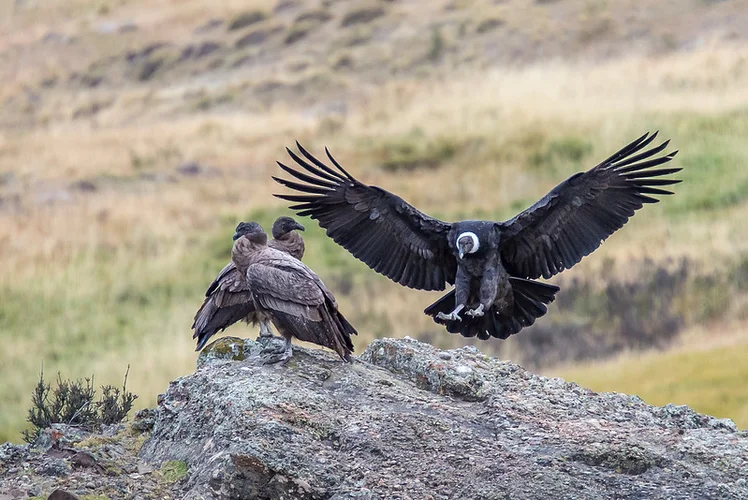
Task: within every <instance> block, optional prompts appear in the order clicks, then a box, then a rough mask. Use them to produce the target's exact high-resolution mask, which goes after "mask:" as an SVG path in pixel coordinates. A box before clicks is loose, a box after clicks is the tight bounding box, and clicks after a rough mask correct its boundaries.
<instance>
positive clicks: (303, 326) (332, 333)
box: [231, 226, 357, 361]
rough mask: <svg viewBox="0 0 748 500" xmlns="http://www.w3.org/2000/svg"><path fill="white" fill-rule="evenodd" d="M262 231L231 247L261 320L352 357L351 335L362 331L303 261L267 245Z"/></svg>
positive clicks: (237, 241)
mask: <svg viewBox="0 0 748 500" xmlns="http://www.w3.org/2000/svg"><path fill="white" fill-rule="evenodd" d="M257 228H259V226H257ZM261 231H262V229H261V228H259V229H256V230H255V232H254V233H252V234H248V235H247V234H245V235H240V236H239V238H238V239H237V240H236V242H235V243H234V247H233V249H232V252H231V260H232V261H233V262H234V264H235V265H236V268H237V269H238V270H239V272H242V273H245V274H246V276H247V283H248V284H249V287H250V288H251V290H252V292H251V293H252V298H253V301H254V304H255V310H256V314H257V317H258V319H259V320H260V321H268V320H269V321H272V323H273V325H275V327H276V329H277V330H278V332H279V333H280V334H281V335H283V336H284V337H286V338H287V339H289V340H290V339H291V338H292V337H295V338H297V339H299V340H303V341H306V342H312V343H314V344H317V345H321V346H324V347H328V348H330V349H333V350H334V351H335V352H337V353H338V355H340V357H341V358H343V359H344V360H346V361H350V357H351V353H352V352H353V343H352V342H351V338H350V336H351V335H356V334H357V332H356V330H355V329H354V328H353V326H352V325H351V324H350V323H349V322H348V321H347V320H346V319H345V317H344V316H343V315H342V314H341V313H340V311H339V310H338V304H337V302H336V301H335V297H334V296H333V295H332V293H331V292H330V291H329V290H328V289H327V287H326V286H325V284H324V283H323V282H322V280H321V279H320V278H319V276H317V275H316V274H315V273H314V272H313V271H312V270H311V269H309V268H308V267H307V266H306V265H305V264H304V263H302V262H301V261H300V260H298V259H295V258H293V257H291V256H290V255H289V254H287V253H285V252H281V251H279V250H276V249H274V248H270V247H268V246H267V244H266V243H265V241H263V239H262V237H261V236H258V234H259V232H261ZM262 235H264V233H262ZM265 238H266V237H265Z"/></svg>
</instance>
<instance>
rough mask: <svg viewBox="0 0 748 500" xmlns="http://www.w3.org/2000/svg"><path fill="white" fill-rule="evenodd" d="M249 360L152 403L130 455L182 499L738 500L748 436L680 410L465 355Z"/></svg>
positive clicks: (236, 359)
mask: <svg viewBox="0 0 748 500" xmlns="http://www.w3.org/2000/svg"><path fill="white" fill-rule="evenodd" d="M259 350H260V346H259V345H258V344H256V343H255V342H253V341H244V340H240V339H230V338H229V339H222V340H221V341H219V343H218V344H216V345H215V346H214V347H213V350H212V351H210V350H209V351H208V352H206V353H205V354H204V355H203V356H201V359H200V362H199V365H200V366H199V368H198V370H197V371H196V372H195V373H194V374H192V375H189V376H187V377H183V378H181V379H179V380H176V381H174V382H173V383H172V384H171V385H170V387H169V389H168V391H167V392H166V394H164V395H163V397H162V398H161V402H160V404H159V407H158V412H157V415H156V418H155V422H154V428H153V433H152V435H151V437H150V438H149V440H148V441H147V442H146V443H145V445H144V446H143V448H142V450H141V452H140V456H141V458H143V459H145V460H146V461H148V462H150V463H153V464H154V465H155V466H158V464H160V463H162V462H164V461H167V460H180V461H184V462H186V463H187V464H189V473H188V476H187V477H186V478H185V480H184V483H183V487H184V491H185V494H186V498H268V499H270V498H289V499H291V498H305V499H316V498H320V499H323V498H336V499H342V498H414V499H416V498H418V499H421V498H434V499H436V498H486V499H489V498H518V499H519V498H539V499H541V498H542V499H546V498H578V499H581V498H590V499H592V498H595V499H599V498H715V499H716V498H719V499H727V498H736V499H737V498H748V484H747V483H746V479H745V477H746V476H745V471H746V470H748V433H747V432H745V431H743V432H739V431H737V429H736V427H735V425H734V424H733V423H732V422H731V421H729V420H720V419H715V418H712V417H708V416H705V415H700V414H697V413H695V412H693V411H692V410H691V409H689V408H687V407H682V406H672V405H671V406H666V407H663V408H660V407H653V406H649V405H647V404H646V403H644V402H643V401H642V400H641V399H639V398H638V397H636V396H626V395H622V394H596V393H594V392H591V391H589V390H587V389H584V388H582V387H579V386H578V385H576V384H570V383H566V382H564V381H563V380H560V379H548V378H544V377H539V376H537V375H533V374H532V373H529V372H527V371H525V370H524V369H522V368H521V367H520V366H518V365H516V364H514V363H510V362H503V361H499V360H497V359H494V358H488V357H486V356H484V355H482V354H481V353H480V352H479V351H478V350H477V349H475V348H471V347H468V348H462V349H456V350H452V351H439V350H437V349H435V348H434V347H432V346H430V345H428V344H423V343H420V342H417V341H414V340H409V339H405V340H392V339H381V340H377V341H375V342H373V343H372V344H371V345H370V346H369V347H368V349H367V350H366V351H365V352H364V353H363V355H362V356H361V357H360V358H359V360H358V361H357V362H355V363H353V364H350V365H349V364H344V363H342V362H340V361H339V360H338V359H337V358H336V357H335V356H334V355H333V354H330V353H327V352H322V351H318V350H307V349H302V348H295V354H294V357H293V358H292V359H291V361H289V362H288V363H287V364H286V365H274V366H262V365H261V364H260V361H259V357H258V356H257V354H258V352H259ZM226 358H228V359H226Z"/></svg>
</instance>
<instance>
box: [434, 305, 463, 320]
mask: <svg viewBox="0 0 748 500" xmlns="http://www.w3.org/2000/svg"><path fill="white" fill-rule="evenodd" d="M463 309H465V304H459V305H458V306H457V307H455V309H454V311H452V312H451V313H449V314H444V313H443V312H440V313H439V314H437V315H436V317H437V318H438V319H440V320H443V321H462V318H461V317H460V316H459V314H458V313H459V312H460V311H462V310H463Z"/></svg>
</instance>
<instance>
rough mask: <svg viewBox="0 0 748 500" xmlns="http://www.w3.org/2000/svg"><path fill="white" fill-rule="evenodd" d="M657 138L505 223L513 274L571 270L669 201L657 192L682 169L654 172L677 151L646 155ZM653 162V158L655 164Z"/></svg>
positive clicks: (641, 141) (504, 243) (504, 253)
mask: <svg viewBox="0 0 748 500" xmlns="http://www.w3.org/2000/svg"><path fill="white" fill-rule="evenodd" d="M656 136H657V132H655V133H654V134H652V135H650V134H649V133H647V134H644V135H643V136H641V137H640V138H638V139H637V140H635V141H634V142H632V143H631V144H629V145H628V146H626V147H624V148H623V149H621V150H620V151H618V152H617V153H615V154H614V155H613V156H611V157H610V158H608V159H607V160H605V161H603V162H602V163H600V164H598V165H597V166H595V167H594V168H592V169H590V170H588V171H587V172H580V173H577V174H575V175H573V176H571V177H570V178H568V179H567V180H566V181H564V182H562V183H561V184H559V185H558V186H556V187H555V188H554V189H553V190H552V191H551V192H550V193H548V194H547V195H545V196H544V197H543V198H542V199H541V200H540V201H538V202H537V203H536V204H534V205H533V206H532V207H530V208H528V209H527V210H525V211H524V212H522V213H520V214H519V215H517V216H516V217H514V218H513V219H511V220H508V221H506V222H500V223H498V226H499V228H500V230H501V242H500V250H501V258H502V261H503V263H504V266H505V267H506V269H507V271H509V274H511V275H512V276H517V277H521V278H529V279H534V278H539V277H540V276H543V277H544V278H550V277H551V276H553V275H554V274H556V273H559V272H561V271H563V270H564V269H569V268H571V267H572V266H573V265H574V264H576V263H577V262H579V261H580V260H582V257H584V256H586V255H589V254H590V253H592V252H593V251H594V250H595V249H596V248H597V247H599V246H600V244H601V243H602V242H603V240H605V239H606V238H607V237H608V236H610V235H611V234H613V233H614V232H615V231H617V230H618V229H620V228H621V227H622V226H623V225H624V224H625V223H626V222H627V221H628V220H629V218H630V217H631V216H633V215H634V212H635V211H636V210H638V209H640V208H642V206H643V205H644V204H645V203H657V202H658V201H659V200H658V199H657V198H653V197H652V196H649V195H668V194H673V193H672V192H671V191H666V190H664V189H660V188H659V187H657V186H667V185H671V184H676V183H678V182H680V180H675V179H663V178H661V177H662V176H664V175H668V174H672V173H675V172H678V171H680V170H681V169H680V168H662V169H655V168H653V167H656V166H658V165H662V164H664V163H667V162H669V161H670V160H672V159H673V157H674V156H675V155H676V153H677V151H674V152H672V153H669V154H667V155H665V156H659V157H656V155H658V154H659V153H661V152H662V151H663V150H664V149H665V148H666V147H667V145H668V142H669V141H665V142H664V143H662V144H661V145H659V146H657V147H655V148H652V149H649V150H646V151H643V152H640V151H642V150H643V149H645V148H646V147H647V146H648V145H649V144H650V143H651V142H652V141H653V140H654V138H655V137H656ZM653 157H654V158H653Z"/></svg>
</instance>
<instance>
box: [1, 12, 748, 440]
mask: <svg viewBox="0 0 748 500" xmlns="http://www.w3.org/2000/svg"><path fill="white" fill-rule="evenodd" d="M0 9H3V10H0V16H2V17H0V75H2V79H3V86H2V87H0V102H2V107H1V108H0V342H2V345H3V349H2V350H0V364H2V366H3V377H2V378H3V380H2V382H1V383H0V406H2V408H3V411H2V412H0V441H2V440H5V439H12V440H16V441H17V440H18V439H19V431H20V429H21V428H23V426H24V418H25V409H26V408H27V407H28V404H29V396H30V393H31V389H32V387H33V385H34V383H35V382H36V381H37V380H38V372H39V370H40V368H41V365H42V362H43V363H44V370H45V372H47V373H54V372H56V371H58V370H60V371H62V372H63V375H64V376H66V377H82V376H90V374H92V373H94V374H96V377H97V378H96V382H97V384H98V383H102V384H103V383H112V384H117V383H119V382H120V381H121V377H122V375H123V374H124V371H125V367H126V365H127V364H128V363H129V364H131V365H132V367H131V371H130V378H129V382H128V384H129V385H128V387H129V388H130V389H131V390H133V391H134V392H136V393H137V394H139V395H140V399H138V401H137V403H139V404H140V405H141V406H149V405H153V404H154V403H155V398H156V394H158V392H160V391H163V390H164V388H165V387H166V385H167V383H168V381H169V380H172V379H173V378H174V377H176V376H178V375H181V374H184V373H187V372H189V371H191V370H193V368H194V361H195V358H196V354H195V353H194V352H193V349H194V343H193V342H192V340H191V338H190V333H191V332H190V330H189V326H190V324H191V321H192V316H193V314H194V312H195V310H196V309H197V307H198V306H199V304H200V303H201V300H202V294H203V293H204V290H205V288H206V287H207V285H208V284H209V283H210V281H211V280H212V279H213V277H214V276H215V274H216V273H217V272H218V271H219V270H220V269H221V267H222V266H223V265H224V264H225V262H226V261H227V259H228V258H229V250H230V246H231V237H230V236H231V234H232V231H233V227H234V226H235V224H236V222H237V221H238V220H241V219H245V220H246V219H256V220H259V221H261V222H262V223H263V224H265V225H266V227H267V224H268V223H269V222H271V221H272V220H273V219H274V218H275V217H276V216H277V215H279V214H281V213H285V212H286V211H285V209H284V206H283V205H282V204H281V203H280V202H279V200H277V199H275V198H273V197H272V196H271V193H273V192H278V191H279V190H280V189H281V188H280V187H279V186H277V185H274V183H272V181H271V179H270V175H273V174H276V173H278V168H277V167H276V166H275V161H276V160H281V161H283V160H284V158H286V157H287V156H286V153H285V151H284V149H283V148H284V147H285V146H288V147H291V146H293V144H294V141H295V140H299V141H300V142H301V143H302V144H304V145H305V146H306V147H307V148H308V149H310V150H311V151H312V152H315V153H318V152H321V151H322V150H323V147H324V146H328V147H329V148H330V150H331V151H332V152H333V154H334V155H335V156H336V158H337V159H338V160H339V161H340V162H341V163H342V164H343V165H344V166H347V167H348V168H349V170H350V171H351V172H352V173H353V174H354V175H356V176H357V177H359V178H360V179H361V180H363V181H365V182H369V183H373V184H378V185H381V186H383V187H386V188H387V189H390V190H392V191H394V192H396V193H398V194H400V195H402V196H403V197H404V198H406V199H407V200H408V201H410V202H411V203H413V204H415V205H416V206H418V207H419V208H422V209H423V210H424V211H426V212H428V213H430V214H432V215H434V216H437V217H442V218H445V219H457V218H466V217H486V218H489V217H490V218H497V219H503V218H508V217H510V216H512V215H514V214H515V213H516V212H518V211H520V210H522V209H524V208H526V207H527V206H529V205H530V204H531V203H533V202H534V201H536V200H537V199H538V198H539V197H541V196H542V195H543V194H545V193H546V192H547V191H548V190H549V189H551V188H552V187H553V186H555V185H556V184H558V183H559V182H561V181H562V180H563V179H565V178H566V177H567V176H568V175H570V174H572V173H574V172H576V171H579V170H582V169H587V168H589V167H591V166H593V165H594V164H595V163H596V162H597V161H599V160H601V159H603V158H605V157H607V156H608V155H609V154H610V153H612V152H613V151H615V150H617V149H618V148H620V147H621V146H623V145H624V144H626V143H627V142H629V141H631V140H633V139H634V138H635V137H638V136H639V135H641V134H642V133H644V132H645V131H647V130H655V129H659V130H660V131H661V136H662V139H663V140H664V139H667V138H670V139H672V143H671V144H672V147H673V148H674V149H680V153H679V155H678V156H677V157H676V162H677V163H678V164H679V165H681V166H683V167H684V170H683V172H682V175H681V178H683V179H684V183H682V184H680V185H678V186H676V189H675V190H676V192H677V193H676V195H675V196H673V197H670V198H667V199H665V200H664V201H663V202H662V203H660V204H658V205H655V206H648V207H646V208H645V209H644V210H643V211H641V212H639V213H638V214H637V215H636V217H635V218H634V219H633V220H632V221H631V222H630V223H629V224H628V225H627V226H626V227H625V228H624V229H622V230H621V231H620V232H619V233H616V234H615V235H614V236H612V237H611V238H610V239H609V240H608V241H607V242H606V243H605V244H604V245H603V246H602V247H601V249H600V250H598V251H596V252H595V253H594V254H593V256H591V257H589V258H586V259H585V260H584V261H583V262H582V263H581V264H579V265H578V266H576V267H575V268H574V269H573V270H571V271H568V272H565V273H564V274H563V275H562V276H560V277H558V278H557V279H554V280H553V281H554V282H555V283H557V284H560V285H561V286H562V287H563V289H562V291H561V292H560V294H559V296H558V301H557V302H556V303H554V304H553V306H552V307H551V312H550V313H549V314H548V316H547V317H545V318H543V319H542V320H541V321H539V322H538V324H537V325H536V326H535V327H533V328H532V330H530V331H526V332H523V333H522V334H521V335H518V336H516V337H515V338H512V339H510V340H509V341H507V342H498V341H496V342H487V343H481V344H480V345H479V347H480V348H481V349H483V350H485V351H487V352H492V353H498V354H500V355H502V356H504V357H509V358H511V359H514V360H517V361H519V362H521V363H523V364H525V365H527V366H528V367H532V368H536V369H537V368H541V369H542V370H543V371H544V372H547V373H552V374H561V375H566V374H568V375H569V376H570V377H571V378H572V379H574V380H578V381H579V382H581V383H584V384H586V385H589V386H591V387H593V388H595V389H596V390H617V389H620V390H627V391H630V392H637V391H644V390H646V391H649V392H648V393H647V396H645V397H646V399H647V401H648V402H658V403H659V402H663V401H661V399H662V398H666V401H669V402H675V403H688V404H691V405H692V406H694V407H695V408H696V409H700V410H703V411H709V412H712V413H714V414H715V415H717V416H720V417H722V416H729V417H731V418H734V419H736V421H737V422H738V424H739V425H740V426H742V427H745V426H748V389H745V388H743V387H742V385H743V384H740V383H737V382H736V381H740V380H744V373H743V374H741V373H740V372H739V370H740V366H739V365H740V363H735V362H726V361H725V362H723V359H725V360H726V358H725V356H726V355H727V354H726V353H728V352H733V353H734V352H743V351H745V350H746V348H747V347H746V346H747V345H748V337H747V336H746V335H745V334H744V332H745V331H746V325H748V253H747V250H748V225H746V224H745V222H744V219H745V216H746V213H747V209H748V169H747V168H746V167H745V166H746V164H747V163H748V141H747V140H746V138H748V45H746V40H745V38H746V36H747V35H746V33H748V10H747V9H745V8H744V6H743V5H742V2H737V1H729V0H728V1H707V0H679V1H674V2H655V1H649V0H648V1H636V2H635V1H633V0H622V1H616V2H612V1H607V2H604V1H588V0H555V1H554V0H544V1H541V0H535V1H530V0H505V1H494V2H490V1H480V0H474V1H470V0H439V1H429V2H425V1H422V2H416V1H405V0H395V1H383V0H371V1H357V0H351V1H347V0H346V1H326V2H312V1H302V0H278V1H275V0H267V1H241V2H240V1H236V0H231V1H226V2H207V1H205V0H184V1H177V0H151V1H146V0H129V1H128V0H120V1H117V0H110V1H107V0H67V1H64V0H47V1H44V2H41V1H33V0H14V1H13V2H6V3H4V4H3V6H2V7H0ZM302 222H303V223H304V224H305V225H306V227H307V232H306V233H305V234H304V236H305V238H307V239H308V241H309V243H308V254H307V255H308V256H307V257H305V261H306V262H307V263H308V264H309V265H310V266H312V267H313V268H314V269H315V270H316V271H317V272H318V273H319V274H320V275H321V276H322V278H323V279H324V280H325V282H326V283H327V284H328V285H329V286H330V287H331V288H332V289H333V290H334V291H335V293H336V294H337V296H338V297H339V299H340V300H339V301H340V303H341V308H342V310H343V312H344V313H345V314H346V316H347V317H349V318H350V319H351V321H352V322H353V323H354V324H355V325H356V326H357V328H358V330H359V331H360V332H361V335H360V337H359V338H358V339H357V341H356V350H357V351H358V352H361V351H363V349H364V347H365V345H366V344H367V343H368V342H369V341H370V340H372V339H373V338H375V337H377V336H384V335H395V336H403V335H411V336H415V337H419V338H421V339H424V340H428V341H429V342H432V343H435V344H437V345H438V346H439V347H447V346H453V345H460V344H462V343H463V342H468V341H465V340H464V339H461V338H457V337H454V336H450V335H449V334H447V333H446V332H445V331H444V330H442V329H441V328H439V327H438V326H436V325H435V324H433V323H431V322H430V321H429V320H428V318H427V317H425V316H424V315H423V314H422V313H421V311H422V310H423V308H424V307H425V306H426V305H428V304H429V303H430V302H431V301H433V300H434V299H435V298H436V297H437V296H438V294H429V293H424V292H415V291H411V290H405V289H402V288H401V287H398V286H396V285H393V284H392V283H390V282H389V281H388V280H386V279H384V278H382V277H380V276H378V275H376V274H375V273H373V272H370V271H369V270H368V269H366V268H365V266H363V265H361V264H360V263H359V262H358V261H356V260H354V259H353V258H352V257H350V256H349V255H348V254H347V253H346V252H345V251H344V250H342V249H341V248H339V247H337V246H336V245H334V244H333V243H332V242H330V241H329V240H328V239H327V238H326V237H325V236H324V234H323V233H322V232H321V231H319V229H318V228H317V226H316V224H315V223H313V222H312V221H309V220H305V221H302ZM231 333H232V334H234V335H240V336H254V335H255V332H253V331H252V330H251V329H250V328H248V327H246V326H244V325H239V326H236V327H234V328H232V329H231ZM653 349H654V350H655V351H656V352H654V353H649V354H647V355H646V356H649V357H645V358H640V357H639V355H638V354H636V353H637V352H640V351H643V350H653ZM666 350H667V351H668V352H660V351H666ZM741 350H742V351H741ZM619 355H623V358H620V359H617V360H616V359H614V360H613V361H610V362H609V363H612V364H604V365H602V366H601V365H600V364H599V363H600V362H599V361H597V364H593V365H590V364H589V363H590V360H600V359H607V358H611V357H614V356H619ZM577 363H583V364H582V365H577ZM645 365H646V366H645ZM702 365H703V366H710V367H713V369H712V370H710V371H706V370H704V371H703V372H700V371H699V370H698V369H697V368H694V367H699V366H702ZM631 370H637V371H639V370H641V372H642V373H647V374H650V375H649V377H648V378H646V377H641V378H640V377H631V376H630V375H631ZM684 370H685V372H684ZM715 370H716V371H717V372H718V373H716V374H715ZM600 373H605V374H606V376H605V377H604V378H603V377H601V376H600ZM663 373H667V374H669V375H671V376H673V377H675V378H676V379H677V380H680V381H690V384H689V383H683V384H682V386H678V387H675V386H674V385H673V384H670V385H668V386H667V387H666V388H665V389H663V388H662V387H659V388H658V386H657V384H654V385H653V384H651V382H652V379H661V378H662V377H663ZM615 374H618V376H614V375H615ZM645 379H646V380H645ZM636 380H639V381H640V384H639V385H636V384H633V382H634V381H636ZM647 384H648V385H647ZM645 385H646V387H645ZM694 385H697V386H699V387H702V388H703V390H700V391H693V390H692V389H693V387H694ZM674 387H675V390H674V389H673V388H674ZM642 395H643V396H644V394H642ZM653 398H654V399H655V400H653ZM658 398H660V399H658Z"/></svg>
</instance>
